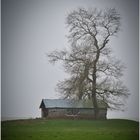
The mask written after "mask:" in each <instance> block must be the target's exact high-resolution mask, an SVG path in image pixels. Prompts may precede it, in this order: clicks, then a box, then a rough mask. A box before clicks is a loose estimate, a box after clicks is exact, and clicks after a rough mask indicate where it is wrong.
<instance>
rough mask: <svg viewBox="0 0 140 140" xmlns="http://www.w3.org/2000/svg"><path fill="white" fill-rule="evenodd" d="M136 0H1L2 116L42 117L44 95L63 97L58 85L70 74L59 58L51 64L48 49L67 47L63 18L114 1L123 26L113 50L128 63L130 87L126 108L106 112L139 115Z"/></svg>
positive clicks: (112, 115) (126, 74)
mask: <svg viewBox="0 0 140 140" xmlns="http://www.w3.org/2000/svg"><path fill="white" fill-rule="evenodd" d="M138 6H139V4H138V0H116V1H115V0H87V1H86V0H2V19H1V20H2V21H1V24H2V26H1V27H2V28H1V30H2V32H1V33H2V38H1V40H2V47H1V55H2V57H1V58H2V65H1V67H2V75H1V76H2V79H1V82H2V84H1V87H2V90H1V94H2V95H1V100H2V117H39V116H40V110H39V104H40V102H41V99H42V98H59V97H60V95H59V94H58V93H56V91H55V88H56V84H57V82H58V81H61V80H63V79H64V78H65V77H66V74H65V73H64V70H63V67H62V65H61V64H60V63H58V64H56V65H55V66H54V65H51V64H49V62H48V59H47V57H46V55H45V54H46V53H48V52H51V51H53V50H55V49H57V50H61V49H63V48H64V47H68V46H69V44H68V42H67V38H66V35H68V28H67V27H66V24H65V19H66V17H67V15H68V13H69V12H71V11H72V10H73V9H76V8H78V7H85V8H89V7H90V8H92V7H93V8H110V7H113V8H114V7H115V8H116V9H117V10H118V12H119V13H120V15H121V18H122V25H121V31H120V32H119V34H118V35H117V37H113V38H112V40H111V43H110V45H111V47H112V49H113V52H114V56H116V57H117V58H119V59H121V60H122V62H123V63H124V64H125V65H126V67H127V69H126V70H125V72H124V76H123V81H124V83H125V85H126V86H127V87H128V89H129V90H130V93H131V95H130V97H129V99H128V101H127V103H126V105H125V108H126V110H125V111H124V112H110V111H109V112H108V118H128V119H134V120H138V114H139V113H138V111H139V109H138V106H139V84H138V83H139V77H138V76H139V75H138V72H139V69H138V68H139V44H138V43H139V42H138V41H139V40H138V39H139V38H138V32H139V31H138V25H139V23H138V17H139V15H138V14H139V11H138Z"/></svg>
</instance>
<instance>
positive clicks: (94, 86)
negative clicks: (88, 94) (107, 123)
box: [92, 51, 100, 119]
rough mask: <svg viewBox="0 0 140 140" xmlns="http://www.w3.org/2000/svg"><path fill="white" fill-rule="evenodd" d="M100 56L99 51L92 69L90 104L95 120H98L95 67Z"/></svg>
mask: <svg viewBox="0 0 140 140" xmlns="http://www.w3.org/2000/svg"><path fill="white" fill-rule="evenodd" d="M99 56H100V51H98V52H97V55H96V59H95V61H94V67H93V73H92V79H93V82H92V102H93V107H94V113H95V116H94V117H95V119H98V114H99V109H98V102H97V97H96V71H97V69H96V65H97V62H98V60H99Z"/></svg>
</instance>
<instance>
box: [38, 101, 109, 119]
mask: <svg viewBox="0 0 140 140" xmlns="http://www.w3.org/2000/svg"><path fill="white" fill-rule="evenodd" d="M98 106H99V115H98V118H99V119H106V115H107V106H106V104H105V103H102V102H99V103H98ZM40 108H41V117H42V118H81V119H94V107H93V104H92V102H91V101H89V100H70V99H42V101H41V104H40Z"/></svg>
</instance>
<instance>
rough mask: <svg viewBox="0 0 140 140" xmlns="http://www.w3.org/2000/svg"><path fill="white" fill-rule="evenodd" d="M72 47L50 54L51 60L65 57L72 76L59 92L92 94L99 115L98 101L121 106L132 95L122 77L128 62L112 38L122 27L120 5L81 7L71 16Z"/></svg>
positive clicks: (117, 107)
mask: <svg viewBox="0 0 140 140" xmlns="http://www.w3.org/2000/svg"><path fill="white" fill-rule="evenodd" d="M67 25H68V27H69V36H68V39H69V41H70V43H71V47H70V48H69V49H68V50H66V49H64V50H62V51H54V52H52V53H50V54H49V55H48V57H49V58H50V62H52V63H55V62H56V61H59V60H61V61H62V62H63V64H64V68H65V71H66V72H67V73H69V74H70V77H69V78H68V79H65V80H64V81H62V82H60V83H58V89H59V92H61V93H63V95H64V96H65V97H66V98H68V97H70V98H78V99H83V98H88V99H91V100H92V102H93V106H94V110H95V118H96V119H97V118H98V112H99V107H98V101H102V102H104V103H106V104H107V106H108V107H109V108H112V109H121V108H120V107H121V105H123V104H124V99H125V98H126V97H127V96H128V95H129V93H128V89H127V88H126V87H125V86H124V85H123V83H122V81H121V77H122V75H123V69H124V65H123V64H121V61H119V60H117V59H116V58H114V57H113V56H112V51H111V46H110V45H109V40H110V39H111V37H112V36H115V35H116V34H117V33H118V31H119V30H120V15H119V14H118V13H117V11H116V9H114V8H110V9H106V10H98V9H90V10H86V9H84V8H80V9H78V10H76V11H73V12H71V13H70V14H69V15H68V17H67Z"/></svg>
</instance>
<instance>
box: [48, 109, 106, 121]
mask: <svg viewBox="0 0 140 140" xmlns="http://www.w3.org/2000/svg"><path fill="white" fill-rule="evenodd" d="M106 114H107V109H100V110H99V115H98V117H99V119H106ZM47 117H48V118H71V117H75V118H81V119H82V118H83V119H84V118H85V119H86V118H87V119H90V118H91V119H93V118H94V109H90V108H79V109H77V108H49V109H48V111H47Z"/></svg>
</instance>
